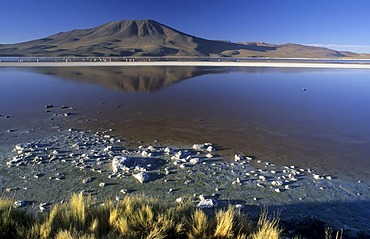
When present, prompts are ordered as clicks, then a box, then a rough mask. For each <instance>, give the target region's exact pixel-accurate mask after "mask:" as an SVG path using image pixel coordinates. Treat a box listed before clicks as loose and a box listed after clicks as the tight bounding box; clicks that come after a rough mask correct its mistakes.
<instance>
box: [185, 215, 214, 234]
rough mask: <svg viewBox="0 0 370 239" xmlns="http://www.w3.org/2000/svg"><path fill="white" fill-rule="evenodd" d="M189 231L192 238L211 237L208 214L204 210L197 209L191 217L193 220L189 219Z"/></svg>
mask: <svg viewBox="0 0 370 239" xmlns="http://www.w3.org/2000/svg"><path fill="white" fill-rule="evenodd" d="M189 225H190V228H189V232H188V233H187V235H188V237H189V238H190V239H196V238H203V239H206V238H209V235H208V233H209V230H210V225H209V219H208V217H207V215H206V214H205V213H204V212H203V211H202V210H199V209H197V210H196V211H195V212H194V214H193V216H192V217H191V220H190V221H189Z"/></svg>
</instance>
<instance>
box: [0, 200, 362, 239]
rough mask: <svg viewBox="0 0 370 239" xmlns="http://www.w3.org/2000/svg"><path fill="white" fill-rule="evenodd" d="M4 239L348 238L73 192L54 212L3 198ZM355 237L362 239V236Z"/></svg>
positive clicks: (305, 226)
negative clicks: (32, 210)
mask: <svg viewBox="0 0 370 239" xmlns="http://www.w3.org/2000/svg"><path fill="white" fill-rule="evenodd" d="M0 218H1V220H0V229H1V230H0V238H8V239H9V238H58V239H66V238H86V239H87V238H89V239H93V238H121V237H125V238H239V239H242V238H245V239H267V238H269V239H279V238H294V239H298V238H307V239H308V238H316V239H319V238H323V239H342V238H349V237H346V236H344V235H343V230H339V231H335V230H333V229H331V228H329V227H327V226H326V225H325V224H324V223H322V222H320V221H311V222H310V221H302V222H301V223H300V224H296V225H295V226H294V228H292V226H291V225H290V226H289V225H287V224H286V225H284V227H283V226H282V225H281V222H280V220H279V213H276V214H273V215H269V213H268V212H267V209H263V210H262V211H261V214H260V215H259V217H258V218H254V219H251V218H249V217H248V216H247V213H245V212H243V211H242V209H240V208H237V207H234V206H229V207H228V208H227V209H216V210H202V209H199V208H196V207H194V204H193V203H192V202H191V200H190V199H189V200H184V201H182V202H178V203H177V204H175V203H172V204H167V203H163V202H161V201H160V200H157V199H154V198H149V197H146V196H143V195H141V196H139V195H138V196H129V195H128V196H126V197H125V198H123V199H122V200H119V201H116V202H113V201H110V200H106V201H104V202H103V203H99V202H97V201H96V200H94V198H92V197H91V196H82V195H81V194H73V195H72V196H71V199H70V200H69V201H68V202H61V203H59V204H56V205H54V206H53V207H52V208H51V209H50V211H48V212H46V211H45V212H41V213H39V214H30V213H28V212H27V211H26V210H21V209H20V208H17V207H16V206H14V203H13V201H11V200H9V199H1V200H0ZM352 238H362V237H361V235H360V236H357V237H352Z"/></svg>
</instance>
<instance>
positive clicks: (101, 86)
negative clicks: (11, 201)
mask: <svg viewBox="0 0 370 239" xmlns="http://www.w3.org/2000/svg"><path fill="white" fill-rule="evenodd" d="M369 92H370V71H368V70H343V69H330V70H325V69H317V70H315V69H289V68H287V69H279V68H272V69H267V68H237V67H236V68H230V67H221V68H220V67H175V66H173V67H147V66H145V67H144V66H142V67H69V68H67V67H55V68H52V67H44V68H42V67H40V68H0V115H1V116H0V145H1V146H0V147H1V148H2V149H3V150H5V149H7V147H8V148H10V147H12V146H14V144H16V143H19V142H24V141H27V140H28V139H29V138H37V137H44V136H45V135H49V134H51V132H54V130H55V129H58V128H69V127H70V128H72V127H73V128H77V129H81V130H91V131H96V130H107V129H112V130H113V132H114V134H115V135H117V136H119V137H122V138H126V139H127V140H131V141H133V142H137V141H141V142H142V143H150V142H153V141H155V140H157V141H159V142H161V143H163V144H170V145H187V144H192V143H204V142H211V143H213V144H215V145H216V146H217V147H218V148H219V149H220V153H221V154H224V155H226V156H227V157H230V159H232V158H233V155H234V154H235V153H243V154H245V155H250V156H254V157H257V158H259V159H262V160H267V161H269V162H273V163H276V164H279V165H290V164H293V165H298V166H301V167H306V168H313V169H319V170H321V171H322V172H327V173H329V174H334V175H341V176H342V177H348V178H354V179H356V180H366V178H369V177H370V164H369V162H370V161H369V160H370V159H369V155H370V120H369V119H370V94H369ZM47 104H52V105H54V106H55V108H57V107H58V108H60V107H61V106H68V107H73V108H74V110H73V111H71V115H70V116H69V117H63V118H57V117H58V116H56V115H54V114H55V113H58V112H56V110H54V111H53V112H47V109H46V108H45V107H44V106H45V105H47ZM5 116H9V118H5ZM9 130H10V131H12V132H8V131H9ZM29 132H31V133H29Z"/></svg>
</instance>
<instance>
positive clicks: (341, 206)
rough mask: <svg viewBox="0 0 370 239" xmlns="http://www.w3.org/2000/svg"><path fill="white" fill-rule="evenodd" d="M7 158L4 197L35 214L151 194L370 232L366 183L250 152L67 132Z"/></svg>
mask: <svg viewBox="0 0 370 239" xmlns="http://www.w3.org/2000/svg"><path fill="white" fill-rule="evenodd" d="M4 156H5V157H4V158H2V159H1V166H0V171H1V176H0V177H1V178H0V180H1V196H2V197H7V198H13V199H14V202H15V206H18V207H26V208H28V209H29V210H31V211H34V212H37V211H45V210H48V209H49V208H50V206H52V205H53V204H55V203H58V202H61V201H64V200H67V199H68V198H69V197H70V195H72V194H73V193H81V194H83V195H93V196H94V197H95V198H97V200H105V199H113V200H115V199H117V200H119V199H121V198H123V197H124V196H125V195H126V194H139V195H140V194H145V195H147V196H150V197H155V198H159V199H161V200H163V201H169V202H174V201H181V200H183V199H184V198H192V199H193V200H194V205H196V206H198V207H201V208H213V207H226V206H227V205H229V204H233V205H235V206H236V207H239V208H244V210H246V211H247V212H248V213H250V214H251V216H253V215H257V214H258V213H259V212H260V210H261V208H263V207H268V208H270V210H279V211H281V217H282V219H284V220H291V219H297V218H301V219H302V218H305V217H315V218H317V219H320V220H324V221H325V222H328V224H329V225H330V226H333V227H336V228H344V229H346V230H352V231H361V230H368V228H369V224H368V222H367V219H366V218H367V215H368V213H369V212H370V205H369V202H368V199H369V198H368V195H369V185H368V184H367V182H361V181H358V182H348V181H345V180H342V179H340V178H337V177H336V176H335V175H325V174H323V172H316V171H314V170H312V169H308V168H298V167H296V166H294V165H274V164H273V163H270V162H267V161H263V160H260V159H258V158H254V157H251V156H249V155H248V154H245V155H242V154H237V155H235V156H234V157H233V158H224V157H223V155H222V154H220V152H219V151H218V150H217V147H216V146H214V145H212V144H211V143H200V144H199V143H196V144H193V145H189V146H187V147H174V146H170V145H162V144H161V143H160V142H158V141H155V142H153V144H151V145H136V146H134V144H133V143H132V142H128V141H125V140H122V139H120V138H118V137H115V136H114V132H112V130H107V131H102V132H83V131H79V130H75V129H68V130H67V129H65V130H63V129H60V132H59V133H58V134H56V135H54V136H49V137H46V138H42V139H39V140H33V141H30V142H26V143H22V144H16V145H14V148H13V149H12V150H11V151H10V152H6V153H5V154H4ZM333 219H335V220H333Z"/></svg>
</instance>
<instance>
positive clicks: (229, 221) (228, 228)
mask: <svg viewBox="0 0 370 239" xmlns="http://www.w3.org/2000/svg"><path fill="white" fill-rule="evenodd" d="M234 215H235V209H234V208H233V207H229V209H228V210H227V211H223V210H220V211H218V212H217V213H216V229H215V233H214V237H216V238H232V237H234V231H233V230H234V223H235V220H234Z"/></svg>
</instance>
